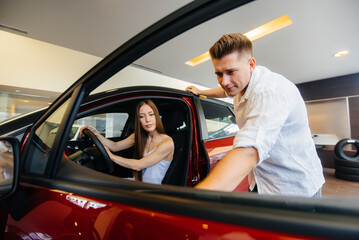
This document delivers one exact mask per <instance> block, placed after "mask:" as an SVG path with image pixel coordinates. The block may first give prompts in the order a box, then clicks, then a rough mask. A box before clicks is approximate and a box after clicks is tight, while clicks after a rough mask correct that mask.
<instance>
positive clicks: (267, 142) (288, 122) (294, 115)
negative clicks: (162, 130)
mask: <svg viewBox="0 0 359 240" xmlns="http://www.w3.org/2000/svg"><path fill="white" fill-rule="evenodd" d="M209 52H210V55H211V59H212V63H213V66H214V70H215V74H216V75H217V79H218V82H219V84H220V86H221V87H219V88H214V89H209V90H199V89H198V88H196V87H194V86H189V87H187V89H186V91H189V92H192V93H194V94H197V95H206V96H210V97H225V96H231V97H233V105H234V111H235V116H236V121H237V124H238V126H239V128H240V130H239V132H238V134H237V135H236V137H235V139H234V141H233V149H232V150H231V151H230V152H229V153H228V154H227V155H226V156H225V157H224V158H223V159H222V160H221V161H220V162H219V163H218V164H217V165H216V167H215V168H214V169H213V170H212V171H211V173H210V174H209V175H208V176H207V177H206V178H205V179H204V180H203V181H202V182H200V183H199V184H198V185H197V186H196V187H197V188H201V189H211V190H225V191H232V190H233V189H234V188H235V187H236V186H237V185H238V184H239V183H240V182H241V181H242V180H243V178H244V177H245V176H246V175H248V178H249V184H250V190H253V189H255V188H256V189H257V191H258V193H259V194H279V195H288V196H303V197H313V196H320V194H321V188H322V185H323V183H324V182H325V181H324V177H323V169H322V166H321V162H320V159H319V158H318V155H317V153H316V149H315V145H314V142H313V140H312V137H311V132H310V129H309V124H308V118H307V111H306V107H305V103H304V101H303V99H302V97H301V95H300V93H299V91H298V89H297V88H296V86H295V85H294V84H293V83H292V82H290V81H289V80H287V79H286V78H285V77H283V76H281V75H279V74H276V73H273V72H271V71H270V70H268V69H267V68H265V67H262V66H256V61H255V59H254V58H253V56H252V43H251V41H250V40H249V39H248V38H247V37H246V36H244V35H243V34H240V33H233V34H227V35H224V36H222V37H221V38H220V39H219V40H218V41H217V42H216V43H215V44H214V45H213V46H212V47H211V48H210V50H209Z"/></svg>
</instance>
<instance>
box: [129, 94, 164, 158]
mask: <svg viewBox="0 0 359 240" xmlns="http://www.w3.org/2000/svg"><path fill="white" fill-rule="evenodd" d="M145 104H146V105H148V106H149V107H150V108H152V110H153V113H154V114H155V118H156V129H157V131H158V132H159V133H162V134H164V133H166V132H165V129H164V127H163V124H162V121H161V118H160V113H159V112H158V109H157V107H156V104H154V103H153V102H152V101H151V100H149V99H146V100H143V101H141V102H139V103H138V104H137V106H136V113H135V114H136V115H135V158H137V159H140V158H142V157H143V151H144V150H145V145H146V141H147V137H148V133H147V132H146V131H145V130H144V129H143V128H142V126H141V123H140V108H141V107H142V106H143V105H145Z"/></svg>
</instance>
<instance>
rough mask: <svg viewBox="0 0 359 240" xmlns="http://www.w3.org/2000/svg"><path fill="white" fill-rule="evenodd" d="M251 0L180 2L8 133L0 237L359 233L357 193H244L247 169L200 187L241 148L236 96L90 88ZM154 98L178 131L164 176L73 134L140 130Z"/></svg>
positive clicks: (0, 159)
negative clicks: (144, 103) (237, 180)
mask: <svg viewBox="0 0 359 240" xmlns="http://www.w3.org/2000/svg"><path fill="white" fill-rule="evenodd" d="M245 2H246V1H238V0H237V1H227V0H224V1H195V2H192V3H190V4H189V5H187V6H185V7H184V8H181V9H179V10H178V11H176V12H174V13H173V14H171V15H169V16H168V17H166V18H164V19H163V20H161V21H159V22H158V23H156V24H155V25H153V26H151V27H150V28H148V29H147V30H145V31H143V32H142V33H140V34H139V35H137V36H136V37H134V38H133V39H131V40H129V41H128V42H127V43H125V44H124V45H123V46H121V47H120V48H118V49H117V50H115V51H114V52H113V53H111V54H110V55H109V56H108V57H106V58H105V59H104V60H103V61H101V62H100V63H99V64H97V65H96V66H95V67H94V68H93V69H91V70H90V71H89V72H87V73H86V74H85V75H84V76H83V77H81V78H80V79H79V80H78V81H77V82H76V83H74V84H73V85H72V86H71V87H70V88H69V89H68V90H67V91H66V92H65V93H63V94H62V95H61V96H60V97H59V98H58V99H57V100H56V101H55V102H54V103H53V104H52V105H51V106H50V107H49V108H48V109H47V110H43V111H44V112H42V113H41V116H40V118H39V119H38V120H37V121H36V122H35V123H34V124H31V125H30V126H26V127H25V126H24V127H25V129H24V132H21V131H19V132H21V133H20V134H22V135H21V136H22V138H21V142H19V141H18V140H17V139H15V138H13V137H3V138H1V139H0V143H1V144H2V147H1V148H0V166H1V167H2V173H3V175H2V178H1V179H0V194H1V202H0V203H1V205H0V229H1V230H0V231H1V233H0V234H1V235H0V237H1V238H2V239H323V238H337V239H358V236H359V218H358V216H359V208H358V206H357V204H356V202H355V201H351V200H350V199H349V200H343V201H340V202H338V201H335V200H333V199H304V198H290V197H274V196H259V195H257V194H253V193H246V191H247V187H248V183H247V181H246V180H245V181H243V182H242V183H241V185H239V186H238V188H237V190H238V191H242V193H224V192H216V191H204V190H196V189H193V188H191V187H193V186H194V185H196V184H197V183H198V182H199V181H200V180H202V179H203V178H204V177H205V176H206V175H207V174H208V172H209V171H210V169H211V168H212V167H213V166H214V165H215V164H216V163H217V162H218V161H220V159H221V158H222V157H223V156H224V155H225V153H226V152H227V151H229V150H230V149H231V146H232V141H233V138H234V135H235V133H236V131H237V130H238V129H237V128H236V124H235V120H234V115H233V113H232V111H231V105H230V104H227V103H223V102H220V101H217V100H213V99H205V98H201V97H196V96H193V95H191V94H188V93H186V92H184V91H179V90H174V89H169V88H162V87H128V88H120V89H117V90H111V91H106V92H103V93H98V94H92V95H91V94H90V93H91V92H92V91H93V90H94V89H95V88H97V87H98V86H99V85H101V84H102V83H103V82H105V81H106V80H107V79H109V78H111V77H112V78H113V75H114V74H116V73H117V72H118V71H120V70H121V69H123V68H124V67H126V66H127V65H129V64H131V63H132V62H133V61H135V60H136V59H138V58H139V57H141V56H143V55H144V54H146V53H147V52H149V51H150V50H152V49H154V48H155V47H157V46H159V45H160V44H162V43H164V42H165V41H167V40H169V39H171V38H172V37H174V36H176V35H178V34H180V33H181V32H184V31H185V30H187V29H189V28H191V27H193V26H196V25H197V24H199V23H201V22H203V21H205V20H207V19H210V18H212V17H214V16H216V15H218V14H220V13H222V12H225V11H228V10H230V9H232V8H234V7H237V6H240V5H242V4H243V3H245ZM149 81H150V79H149ZM145 98H149V99H151V100H153V101H154V102H155V103H156V105H157V106H158V108H159V112H160V114H161V117H162V121H163V124H164V126H165V128H166V132H167V134H168V135H170V136H171V137H172V138H173V140H174V142H175V154H174V159H173V161H172V163H171V166H170V168H169V170H168V171H167V173H166V176H165V178H164V179H163V182H162V185H153V184H146V183H142V182H138V181H130V180H128V179H126V178H128V177H130V176H131V171H129V170H128V169H126V168H123V167H119V166H117V165H114V164H113V163H112V161H111V160H108V159H106V157H105V156H104V155H103V154H102V153H103V147H102V146H101V145H99V144H98V143H97V142H96V140H95V139H93V137H91V136H90V137H89V136H85V139H81V138H77V137H75V136H77V131H78V128H79V127H81V126H82V125H85V124H86V125H91V126H93V127H95V128H96V129H97V130H98V131H99V132H100V133H101V134H103V135H104V136H106V137H107V138H111V139H114V140H120V139H123V138H125V137H127V136H128V135H129V134H131V133H132V132H133V129H134V126H133V125H134V109H135V105H136V103H137V102H138V101H140V100H143V99H145ZM15 132H17V131H15ZM13 133H14V132H13ZM94 144H95V146H93V145H94ZM132 153H133V149H129V150H126V151H121V152H118V153H116V154H119V155H121V156H131V154H132ZM104 158H105V160H104ZM5 163H6V164H7V165H5ZM12 169H13V171H11V170H12Z"/></svg>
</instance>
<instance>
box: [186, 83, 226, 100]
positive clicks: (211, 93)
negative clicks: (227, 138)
mask: <svg viewBox="0 0 359 240" xmlns="http://www.w3.org/2000/svg"><path fill="white" fill-rule="evenodd" d="M186 91H187V92H191V93H193V94H195V95H204V96H207V97H213V98H225V97H227V95H226V93H225V92H224V90H223V88H221V87H218V88H212V89H207V90H200V89H198V88H196V87H195V86H188V87H187V88H186Z"/></svg>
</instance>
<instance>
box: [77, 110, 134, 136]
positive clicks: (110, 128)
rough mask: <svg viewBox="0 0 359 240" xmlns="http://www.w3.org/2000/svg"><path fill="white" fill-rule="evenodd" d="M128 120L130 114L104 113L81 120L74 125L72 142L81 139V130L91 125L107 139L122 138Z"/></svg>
mask: <svg viewBox="0 0 359 240" xmlns="http://www.w3.org/2000/svg"><path fill="white" fill-rule="evenodd" d="M127 119H128V113H103V114H96V115H92V116H88V117H84V118H80V119H78V120H76V121H75V123H74V124H73V125H72V130H71V132H70V139H71V140H78V139H80V138H81V135H80V134H79V132H80V128H81V127H82V126H85V125H89V126H91V127H92V128H94V129H96V130H97V131H98V132H99V133H100V134H101V135H102V136H104V137H106V138H113V137H120V136H121V135H122V131H123V128H124V127H125V124H126V122H127Z"/></svg>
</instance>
